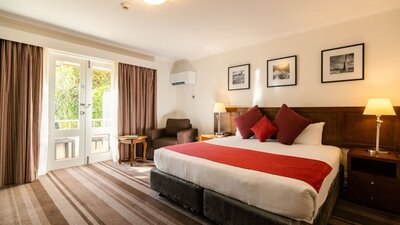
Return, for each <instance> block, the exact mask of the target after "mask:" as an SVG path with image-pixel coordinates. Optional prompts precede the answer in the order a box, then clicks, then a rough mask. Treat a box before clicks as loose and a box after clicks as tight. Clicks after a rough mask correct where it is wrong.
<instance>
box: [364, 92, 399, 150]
mask: <svg viewBox="0 0 400 225" xmlns="http://www.w3.org/2000/svg"><path fill="white" fill-rule="evenodd" d="M363 114H364V115H375V116H376V146H375V149H369V150H368V151H369V152H370V153H388V152H387V151H381V150H380V149H379V132H380V129H381V125H382V123H383V121H382V120H381V116H383V115H387V116H395V115H396V112H395V111H394V108H393V105H392V103H391V102H390V99H388V98H370V99H368V102H367V106H366V107H365V110H364V113H363Z"/></svg>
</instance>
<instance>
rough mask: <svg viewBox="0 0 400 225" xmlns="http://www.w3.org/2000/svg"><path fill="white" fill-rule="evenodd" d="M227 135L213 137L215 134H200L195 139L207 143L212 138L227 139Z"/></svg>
mask: <svg viewBox="0 0 400 225" xmlns="http://www.w3.org/2000/svg"><path fill="white" fill-rule="evenodd" d="M227 136H228V135H225V134H221V135H215V134H200V135H199V137H198V138H197V140H198V141H207V140H211V139H214V138H224V137H227Z"/></svg>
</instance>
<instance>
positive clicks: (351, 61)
mask: <svg viewBox="0 0 400 225" xmlns="http://www.w3.org/2000/svg"><path fill="white" fill-rule="evenodd" d="M355 80H364V43H360V44H355V45H348V46H344V47H339V48H331V49H326V50H322V51H321V83H332V82H343V81H355Z"/></svg>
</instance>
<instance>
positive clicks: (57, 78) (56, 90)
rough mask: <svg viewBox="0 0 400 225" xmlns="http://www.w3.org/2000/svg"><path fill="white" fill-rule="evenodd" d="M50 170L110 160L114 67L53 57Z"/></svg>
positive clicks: (59, 56)
mask: <svg viewBox="0 0 400 225" xmlns="http://www.w3.org/2000/svg"><path fill="white" fill-rule="evenodd" d="M49 74H50V75H49V145H48V170H49V171H50V170H55V169H61V168H66V167H72V166H78V165H82V164H85V163H92V162H98V161H104V160H110V159H111V158H112V155H111V144H110V143H111V140H110V139H111V123H112V121H111V119H112V116H111V115H112V110H116V109H115V107H114V106H113V105H112V103H113V100H112V97H111V94H112V87H113V64H112V63H108V62H100V61H93V60H87V59H84V58H79V57H73V56H67V55H61V54H57V53H50V60H49Z"/></svg>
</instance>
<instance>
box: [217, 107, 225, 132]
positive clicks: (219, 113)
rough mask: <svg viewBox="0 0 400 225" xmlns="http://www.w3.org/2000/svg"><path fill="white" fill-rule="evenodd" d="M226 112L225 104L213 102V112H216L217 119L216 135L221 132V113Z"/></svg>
mask: <svg viewBox="0 0 400 225" xmlns="http://www.w3.org/2000/svg"><path fill="white" fill-rule="evenodd" d="M224 112H226V108H225V104H224V103H222V102H216V103H215V104H214V113H218V115H217V120H218V132H217V135H219V134H221V113H224Z"/></svg>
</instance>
